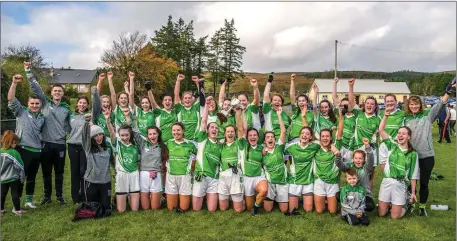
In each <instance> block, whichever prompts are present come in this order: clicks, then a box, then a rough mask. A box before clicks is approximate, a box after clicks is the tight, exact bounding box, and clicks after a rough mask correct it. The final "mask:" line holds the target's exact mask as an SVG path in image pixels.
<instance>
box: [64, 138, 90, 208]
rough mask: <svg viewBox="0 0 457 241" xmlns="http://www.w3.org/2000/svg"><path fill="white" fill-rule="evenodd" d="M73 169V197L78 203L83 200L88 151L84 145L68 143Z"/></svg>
mask: <svg viewBox="0 0 457 241" xmlns="http://www.w3.org/2000/svg"><path fill="white" fill-rule="evenodd" d="M68 156H69V157H70V171H71V199H72V200H73V202H75V203H78V202H81V201H83V196H84V193H83V192H84V188H83V187H84V174H85V172H86V168H87V159H86V153H85V152H84V149H83V147H82V145H75V144H68Z"/></svg>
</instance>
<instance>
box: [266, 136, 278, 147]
mask: <svg viewBox="0 0 457 241" xmlns="http://www.w3.org/2000/svg"><path fill="white" fill-rule="evenodd" d="M265 144H266V145H267V147H268V148H269V149H273V148H274V146H275V144H276V138H275V135H274V134H273V133H271V132H267V133H266V134H265Z"/></svg>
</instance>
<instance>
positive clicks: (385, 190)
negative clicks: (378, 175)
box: [378, 178, 407, 205]
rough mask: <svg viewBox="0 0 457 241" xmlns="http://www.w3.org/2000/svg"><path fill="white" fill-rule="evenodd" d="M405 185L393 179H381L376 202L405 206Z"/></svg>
mask: <svg viewBox="0 0 457 241" xmlns="http://www.w3.org/2000/svg"><path fill="white" fill-rule="evenodd" d="M406 193H407V191H406V184H405V183H402V182H399V181H398V180H396V179H393V178H383V179H382V182H381V187H379V196H378V200H379V201H383V202H385V203H392V204H393V205H405V204H406V201H407V200H406Z"/></svg>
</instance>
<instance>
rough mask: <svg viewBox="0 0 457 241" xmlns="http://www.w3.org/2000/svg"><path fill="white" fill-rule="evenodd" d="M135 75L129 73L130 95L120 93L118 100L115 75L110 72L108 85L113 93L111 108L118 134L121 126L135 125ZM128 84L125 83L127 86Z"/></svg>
mask: <svg viewBox="0 0 457 241" xmlns="http://www.w3.org/2000/svg"><path fill="white" fill-rule="evenodd" d="M134 78H135V74H134V73H133V72H129V81H130V84H129V87H130V89H129V91H130V92H129V93H130V94H127V93H126V92H120V93H119V94H118V96H117V98H116V91H115V90H114V86H113V73H112V72H108V85H109V90H110V93H111V102H112V103H111V106H112V108H113V109H112V110H113V113H114V128H115V130H116V133H117V131H118V129H119V127H120V126H121V125H125V124H126V125H131V124H133V122H132V121H133V117H134V113H135V103H134V84H133V79H134ZM127 84H128V82H126V83H124V85H127Z"/></svg>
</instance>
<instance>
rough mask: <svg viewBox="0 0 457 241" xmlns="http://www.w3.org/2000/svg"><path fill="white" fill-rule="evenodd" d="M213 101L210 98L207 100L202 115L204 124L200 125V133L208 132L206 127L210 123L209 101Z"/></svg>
mask: <svg viewBox="0 0 457 241" xmlns="http://www.w3.org/2000/svg"><path fill="white" fill-rule="evenodd" d="M210 100H211V97H208V99H206V103H205V107H204V108H203V113H202V122H201V125H200V131H205V132H206V125H207V123H208V105H209V101H210Z"/></svg>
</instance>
